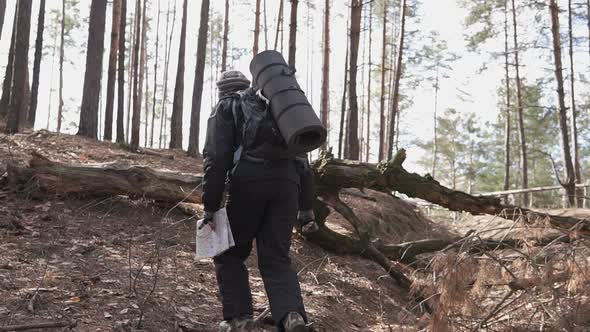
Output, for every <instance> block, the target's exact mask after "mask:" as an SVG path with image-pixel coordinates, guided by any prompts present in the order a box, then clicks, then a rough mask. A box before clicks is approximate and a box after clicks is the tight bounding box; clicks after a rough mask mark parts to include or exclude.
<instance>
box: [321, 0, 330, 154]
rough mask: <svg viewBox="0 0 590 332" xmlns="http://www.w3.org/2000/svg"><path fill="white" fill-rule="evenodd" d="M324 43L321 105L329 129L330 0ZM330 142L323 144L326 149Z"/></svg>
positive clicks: (326, 9)
mask: <svg viewBox="0 0 590 332" xmlns="http://www.w3.org/2000/svg"><path fill="white" fill-rule="evenodd" d="M324 6H325V8H324V45H323V58H324V59H323V62H324V63H323V66H322V96H321V100H322V102H321V105H320V114H321V117H322V124H323V125H324V127H326V129H328V131H329V128H328V116H329V111H330V0H325V4H324ZM327 145H328V142H327V140H326V143H324V145H323V146H322V150H325V149H326V146H327Z"/></svg>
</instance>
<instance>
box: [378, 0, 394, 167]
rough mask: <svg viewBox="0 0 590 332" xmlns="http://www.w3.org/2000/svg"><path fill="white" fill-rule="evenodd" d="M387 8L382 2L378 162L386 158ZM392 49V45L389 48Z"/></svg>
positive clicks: (386, 4)
mask: <svg viewBox="0 0 590 332" xmlns="http://www.w3.org/2000/svg"><path fill="white" fill-rule="evenodd" d="M388 7H389V4H388V1H387V0H384V1H383V33H382V36H383V44H382V47H381V96H380V99H379V117H380V124H379V161H382V160H383V159H385V157H386V153H387V152H386V151H387V150H386V147H385V134H386V126H387V121H386V119H385V76H386V74H387V68H386V67H385V65H386V63H387V8H388ZM391 47H393V45H392V46H391Z"/></svg>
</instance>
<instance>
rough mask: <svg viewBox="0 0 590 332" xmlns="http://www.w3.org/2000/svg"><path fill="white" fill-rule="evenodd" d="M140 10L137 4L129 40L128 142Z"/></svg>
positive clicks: (126, 136) (128, 139) (126, 129)
mask: <svg viewBox="0 0 590 332" xmlns="http://www.w3.org/2000/svg"><path fill="white" fill-rule="evenodd" d="M136 2H137V1H136ZM137 11H138V6H137V5H136V6H135V14H134V15H133V21H132V23H131V31H132V33H131V39H130V40H129V49H130V50H131V52H129V71H128V73H127V76H128V77H129V79H128V80H127V122H126V125H125V141H126V142H127V143H129V142H130V140H131V131H130V129H131V113H133V110H132V107H133V105H132V104H131V101H133V100H134V92H133V89H134V82H135V76H136V71H135V67H136V62H137V61H135V58H136V54H137V53H136V52H135V39H136V38H137V31H136V30H137V24H139V21H138V20H139V19H140V18H139V13H138V12H137Z"/></svg>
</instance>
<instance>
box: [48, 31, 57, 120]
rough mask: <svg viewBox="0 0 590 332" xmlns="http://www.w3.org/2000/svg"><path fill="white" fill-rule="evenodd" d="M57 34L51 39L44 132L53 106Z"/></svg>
mask: <svg viewBox="0 0 590 332" xmlns="http://www.w3.org/2000/svg"><path fill="white" fill-rule="evenodd" d="M57 36H58V35H57V33H56V34H55V37H54V38H53V54H52V55H51V74H49V103H47V124H46V125H45V130H49V123H50V122H51V109H52V106H53V91H54V89H53V73H55V54H56V53H57Z"/></svg>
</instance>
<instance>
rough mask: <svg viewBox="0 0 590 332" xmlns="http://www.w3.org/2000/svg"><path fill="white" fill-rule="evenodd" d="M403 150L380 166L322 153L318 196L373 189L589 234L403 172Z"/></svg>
mask: <svg viewBox="0 0 590 332" xmlns="http://www.w3.org/2000/svg"><path fill="white" fill-rule="evenodd" d="M405 159H406V152H405V150H403V149H402V150H400V151H399V152H398V154H397V155H396V156H395V158H394V159H393V160H392V161H389V162H384V163H380V164H377V165H375V164H368V163H363V162H356V161H348V160H338V159H334V158H333V157H332V156H331V155H330V154H329V153H324V154H322V155H321V156H320V158H319V159H318V160H317V161H316V162H314V164H313V167H314V171H315V174H316V183H317V184H318V194H319V195H320V196H321V195H322V192H324V191H334V190H338V189H344V188H358V189H361V190H362V189H364V188H368V189H373V190H377V191H382V192H393V191H397V192H400V193H403V194H405V195H407V196H409V197H415V198H421V199H423V200H426V201H429V202H431V203H435V204H438V205H440V206H442V207H445V208H447V209H449V210H451V211H458V212H469V213H471V214H473V215H481V214H490V215H497V216H501V217H502V218H505V219H510V220H514V221H523V222H526V223H536V222H544V221H546V222H548V223H550V224H551V225H552V226H554V227H556V228H559V229H565V230H573V229H579V230H583V231H586V232H590V221H588V220H581V219H578V218H574V217H565V216H555V215H550V214H547V213H542V212H537V211H533V210H530V209H526V208H521V207H518V206H512V205H504V204H502V202H501V201H500V199H498V198H494V197H477V196H473V195H469V194H467V193H464V192H462V191H457V190H452V189H449V188H447V187H445V186H443V185H441V184H440V183H439V182H438V181H436V180H435V179H433V178H432V177H431V176H429V175H426V176H420V175H418V174H416V173H410V172H408V171H406V170H405V169H404V168H403V162H404V161H405Z"/></svg>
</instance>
